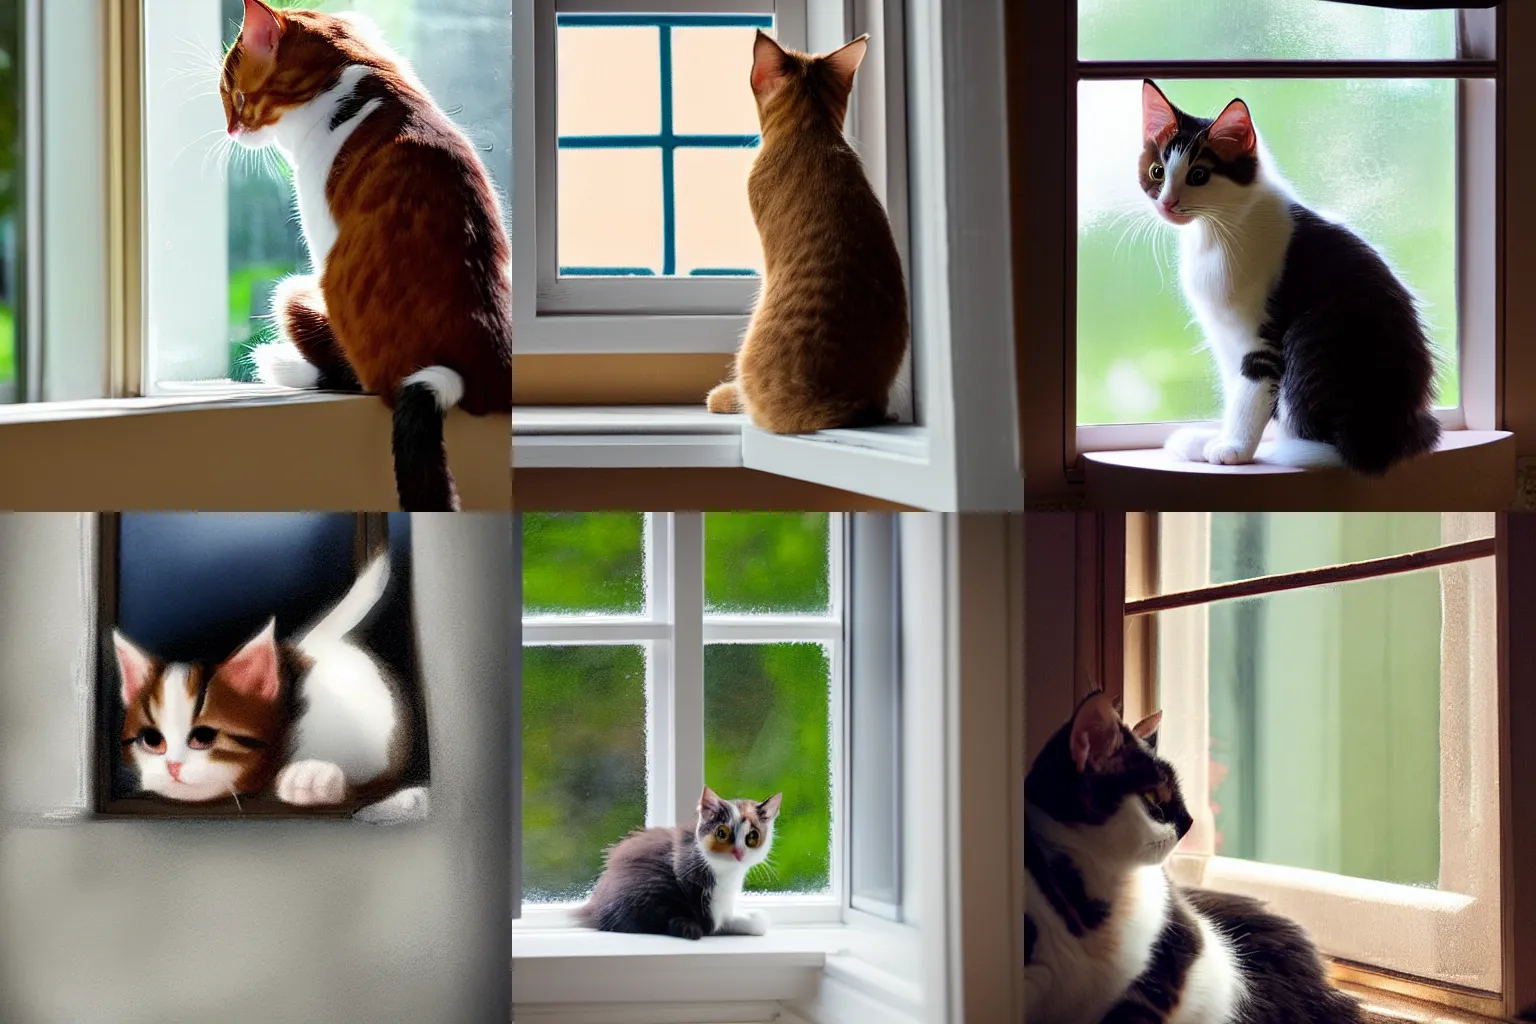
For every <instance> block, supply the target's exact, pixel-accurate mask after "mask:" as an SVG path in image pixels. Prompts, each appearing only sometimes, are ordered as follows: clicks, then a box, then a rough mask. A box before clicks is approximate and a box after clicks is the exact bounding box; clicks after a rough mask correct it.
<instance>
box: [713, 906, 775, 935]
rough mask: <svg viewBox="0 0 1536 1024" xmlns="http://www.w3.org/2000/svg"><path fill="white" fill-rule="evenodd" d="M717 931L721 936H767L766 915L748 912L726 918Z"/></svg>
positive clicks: (758, 911)
mask: <svg viewBox="0 0 1536 1024" xmlns="http://www.w3.org/2000/svg"><path fill="white" fill-rule="evenodd" d="M719 931H720V934H722V935H767V934H768V915H767V914H765V913H763V912H762V911H761V910H749V911H747V912H746V913H745V914H737V915H735V916H734V917H730V918H727V919H726V920H725V922H724V923H723V924H722V925H721V926H720V929H719Z"/></svg>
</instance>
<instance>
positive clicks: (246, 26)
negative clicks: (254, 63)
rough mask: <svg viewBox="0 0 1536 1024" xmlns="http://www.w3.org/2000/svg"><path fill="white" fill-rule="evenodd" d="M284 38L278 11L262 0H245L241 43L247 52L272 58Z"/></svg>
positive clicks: (266, 58) (263, 58)
mask: <svg viewBox="0 0 1536 1024" xmlns="http://www.w3.org/2000/svg"><path fill="white" fill-rule="evenodd" d="M282 38H283V22H282V19H281V18H279V17H278V14H277V12H276V11H274V10H273V9H272V8H270V7H268V6H267V5H266V4H264V3H262V2H261V0H245V20H244V21H242V22H241V23H240V45H241V47H242V48H244V50H245V52H246V53H249V54H251V55H252V56H254V57H258V58H260V59H262V60H272V59H274V58H275V57H276V56H277V44H278V41H279V40H281V39H282Z"/></svg>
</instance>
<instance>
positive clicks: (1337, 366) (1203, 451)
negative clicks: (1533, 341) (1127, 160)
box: [1140, 81, 1440, 476]
mask: <svg viewBox="0 0 1536 1024" xmlns="http://www.w3.org/2000/svg"><path fill="white" fill-rule="evenodd" d="M1141 104H1142V107H1141V118H1142V135H1143V141H1144V143H1145V145H1144V148H1143V151H1142V155H1141V166H1140V175H1141V189H1142V191H1143V192H1145V193H1146V195H1147V198H1148V199H1150V200H1151V201H1152V206H1153V209H1154V210H1155V211H1156V213H1157V215H1158V216H1159V217H1161V218H1162V219H1163V220H1165V221H1167V222H1168V223H1170V224H1174V225H1177V226H1178V230H1179V278H1180V281H1181V283H1182V285H1183V289H1184V295H1185V297H1186V298H1187V299H1188V301H1189V304H1190V306H1191V307H1193V310H1194V313H1195V316H1196V318H1197V319H1198V320H1199V322H1200V326H1201V328H1202V329H1203V331H1204V332H1205V341H1206V345H1207V346H1208V347H1209V348H1210V350H1211V354H1212V355H1214V356H1215V358H1216V366H1217V369H1218V370H1219V371H1220V374H1221V388H1222V398H1223V412H1222V420H1221V425H1220V427H1219V429H1215V430H1211V429H1206V428H1184V429H1181V430H1177V431H1175V432H1174V434H1173V435H1172V436H1171V437H1170V438H1169V439H1168V441H1167V448H1168V449H1169V450H1170V451H1172V452H1173V453H1174V454H1176V455H1178V456H1179V457H1181V458H1184V459H1187V460H1190V461H1195V462H1202V461H1203V462H1209V463H1214V464H1221V465H1233V464H1237V463H1245V462H1252V461H1254V459H1255V458H1256V457H1257V458H1258V460H1259V461H1263V462H1272V463H1277V464H1280V465H1291V466H1298V467H1303V468H1306V467H1321V466H1333V465H1340V464H1342V465H1345V466H1348V467H1350V468H1351V469H1353V470H1355V471H1356V472H1359V473H1363V474H1367V475H1372V476H1375V475H1380V474H1382V473H1385V472H1386V471H1387V470H1388V469H1389V468H1390V467H1391V466H1393V465H1394V464H1396V463H1398V462H1400V461H1402V460H1403V459H1407V458H1410V457H1412V456H1415V455H1418V454H1420V453H1422V452H1426V451H1429V450H1430V449H1432V448H1434V447H1435V444H1436V443H1437V442H1438V441H1439V439H1440V424H1439V421H1437V420H1436V419H1435V417H1434V414H1433V412H1432V411H1431V408H1432V404H1433V400H1434V380H1435V360H1434V354H1433V352H1432V350H1431V349H1430V345H1429V339H1428V338H1427V337H1426V335H1425V331H1424V324H1423V322H1422V321H1421V320H1420V317H1419V312H1418V308H1417V306H1416V304H1415V301H1414V298H1413V296H1412V294H1411V293H1410V292H1409V291H1408V289H1407V287H1405V286H1404V285H1403V283H1402V282H1401V281H1400V280H1398V278H1397V277H1396V275H1394V274H1393V272H1392V270H1391V268H1390V267H1388V266H1387V263H1386V261H1385V260H1384V259H1382V257H1381V256H1380V254H1378V253H1377V252H1376V250H1375V249H1373V248H1371V246H1370V245H1368V244H1367V243H1366V242H1365V241H1363V240H1362V239H1361V238H1360V237H1359V236H1358V235H1356V234H1355V233H1354V232H1352V231H1350V229H1349V228H1347V227H1345V226H1344V225H1342V224H1337V223H1334V222H1332V221H1329V220H1326V219H1324V218H1323V217H1321V216H1319V215H1318V214H1316V213H1314V212H1313V211H1311V210H1309V209H1307V207H1305V206H1303V205H1302V204H1301V203H1300V202H1299V201H1298V200H1297V199H1296V197H1295V196H1294V195H1293V194H1292V192H1291V189H1290V186H1288V185H1287V184H1286V183H1285V181H1284V180H1283V179H1282V178H1281V177H1280V175H1279V172H1278V171H1277V170H1276V169H1275V166H1274V162H1273V160H1272V159H1271V158H1270V156H1269V153H1268V152H1267V151H1266V150H1265V149H1264V147H1263V145H1262V144H1261V143H1260V141H1259V137H1258V133H1257V131H1256V130H1255V128H1254V124H1253V118H1252V116H1251V114H1250V112H1249V110H1248V106H1247V104H1245V103H1244V102H1243V101H1242V100H1240V99H1235V100H1233V101H1232V102H1231V103H1229V104H1227V106H1226V109H1224V110H1223V111H1222V112H1221V113H1220V115H1218V116H1217V117H1216V118H1214V119H1206V118H1202V117H1193V116H1191V115H1189V114H1186V113H1185V112H1184V111H1182V110H1180V109H1178V108H1177V107H1175V106H1174V105H1173V104H1172V103H1170V102H1169V100H1168V97H1166V96H1164V95H1163V92H1162V90H1160V89H1159V88H1158V87H1157V85H1156V84H1154V83H1153V82H1151V81H1146V82H1143V83H1142V89H1141ZM1271 419H1273V420H1275V421H1276V424H1277V426H1278V427H1279V428H1280V439H1279V440H1276V441H1273V442H1265V443H1263V444H1261V443H1260V435H1261V434H1262V433H1263V432H1264V428H1265V426H1266V425H1267V424H1268V423H1269V421H1270V420H1271Z"/></svg>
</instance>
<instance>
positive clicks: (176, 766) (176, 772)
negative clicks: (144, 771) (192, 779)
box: [165, 761, 181, 782]
mask: <svg viewBox="0 0 1536 1024" xmlns="http://www.w3.org/2000/svg"><path fill="white" fill-rule="evenodd" d="M165 770H166V771H168V772H170V773H171V778H173V779H175V780H176V781H177V782H180V781H181V762H180V761H167V762H165Z"/></svg>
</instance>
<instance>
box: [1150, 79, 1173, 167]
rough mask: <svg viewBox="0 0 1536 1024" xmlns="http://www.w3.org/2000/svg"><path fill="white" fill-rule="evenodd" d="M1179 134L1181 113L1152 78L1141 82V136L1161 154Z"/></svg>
mask: <svg viewBox="0 0 1536 1024" xmlns="http://www.w3.org/2000/svg"><path fill="white" fill-rule="evenodd" d="M1178 132H1179V111H1178V108H1176V107H1175V106H1174V105H1173V104H1172V103H1170V102H1169V101H1168V97H1167V96H1164V95H1163V90H1161V89H1159V88H1158V87H1157V83H1156V82H1154V81H1152V79H1150V78H1144V79H1142V80H1141V135H1142V138H1144V139H1146V141H1148V142H1150V143H1152V144H1153V145H1155V146H1157V151H1158V152H1159V153H1161V152H1162V151H1163V147H1164V146H1166V145H1168V143H1169V141H1170V140H1172V138H1173V137H1174V136H1175V135H1177V134H1178Z"/></svg>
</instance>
